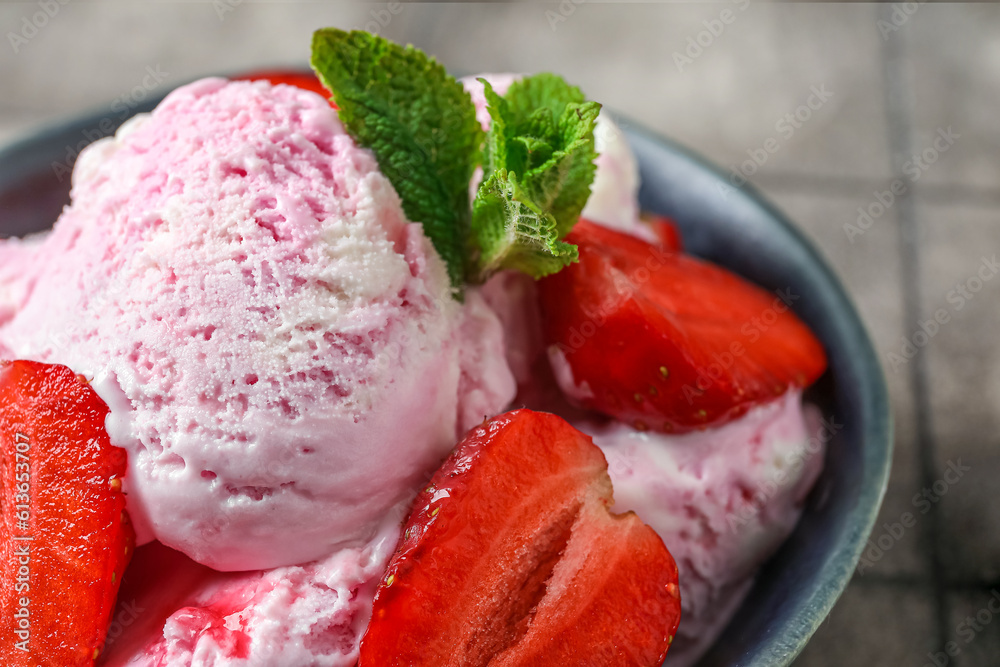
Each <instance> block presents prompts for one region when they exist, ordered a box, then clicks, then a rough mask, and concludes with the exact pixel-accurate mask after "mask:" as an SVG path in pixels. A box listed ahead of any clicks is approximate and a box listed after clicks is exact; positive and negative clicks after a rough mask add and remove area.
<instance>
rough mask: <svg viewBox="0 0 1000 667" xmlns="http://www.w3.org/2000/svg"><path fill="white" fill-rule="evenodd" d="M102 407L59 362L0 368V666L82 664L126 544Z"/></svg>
mask: <svg viewBox="0 0 1000 667" xmlns="http://www.w3.org/2000/svg"><path fill="white" fill-rule="evenodd" d="M107 414H108V407H107V406H106V405H105V404H104V402H103V401H101V399H100V398H99V397H98V396H97V394H96V393H94V391H93V389H91V388H90V386H89V385H88V384H87V381H86V380H85V379H84V378H82V377H80V376H78V375H75V374H74V373H73V372H72V371H70V370H69V369H68V368H66V367H64V366H50V365H46V364H40V363H36V362H30V361H15V362H13V363H6V362H5V363H3V364H0V510H2V511H0V585H2V589H0V600H2V602H3V604H2V606H3V609H4V614H3V617H2V619H0V663H2V664H3V665H4V666H5V667H37V666H38V665H52V666H56V665H58V667H78V666H83V665H88V666H89V665H93V664H94V659H95V658H96V657H97V655H98V653H99V652H100V649H101V646H102V645H103V643H104V637H105V633H106V632H107V629H108V624H109V623H110V620H111V613H112V610H113V609H114V605H115V596H116V594H117V592H118V587H119V585H120V584H121V580H122V574H123V572H124V571H125V567H126V565H127V564H128V561H129V558H130V557H131V554H132V552H133V550H134V547H135V535H134V533H133V531H132V527H131V524H129V521H128V516H127V515H126V513H125V496H124V494H123V493H122V478H123V477H124V475H125V463H126V460H125V452H124V450H121V449H118V448H116V447H112V446H111V442H110V440H109V438H108V434H107V431H106V430H105V428H104V420H105V417H106V416H107Z"/></svg>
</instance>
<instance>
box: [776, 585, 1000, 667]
mask: <svg viewBox="0 0 1000 667" xmlns="http://www.w3.org/2000/svg"><path fill="white" fill-rule="evenodd" d="M933 627H934V610H933V608H932V607H931V605H930V604H929V603H928V602H927V598H926V596H925V595H924V594H922V592H921V591H920V590H919V588H916V589H914V588H909V587H903V586H898V585H895V584H888V585H887V584H872V583H869V582H860V583H856V584H852V585H851V586H850V587H849V588H848V589H847V590H846V591H845V592H844V595H843V597H842V598H841V599H840V602H838V603H837V606H836V607H835V608H834V610H833V613H832V614H830V616H829V618H827V620H826V621H825V622H824V623H823V625H822V626H820V628H819V631H818V632H817V633H816V638H815V639H814V640H813V641H812V642H811V643H810V644H809V645H808V646H806V649H805V651H804V652H803V653H802V655H801V656H800V657H799V658H798V659H797V660H796V661H795V667H844V666H845V665H864V666H865V667H910V666H911V665H912V667H923V665H924V663H923V662H922V660H923V658H924V656H925V654H926V652H927V651H931V650H933V648H934V643H933V639H932V634H933ZM984 664H985V663H984Z"/></svg>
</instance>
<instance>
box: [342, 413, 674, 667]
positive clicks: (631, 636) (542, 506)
mask: <svg viewBox="0 0 1000 667" xmlns="http://www.w3.org/2000/svg"><path fill="white" fill-rule="evenodd" d="M611 503H612V490H611V481H610V479H609V478H608V475H607V463H606V461H605V459H604V455H603V454H602V453H601V451H600V450H599V449H598V448H597V447H596V446H595V445H594V444H593V442H592V441H591V440H590V438H589V437H587V436H585V435H583V434H582V433H580V432H579V431H577V430H576V429H574V428H573V427H572V426H570V425H569V424H568V423H567V422H565V421H564V420H562V419H561V418H559V417H556V416H554V415H550V414H545V413H538V412H532V411H530V410H517V411H514V412H509V413H507V414H504V415H501V416H499V417H496V418H494V419H492V420H490V421H488V422H485V423H484V424H483V425H482V426H480V427H477V428H475V429H473V430H472V431H470V432H469V434H468V435H467V436H466V438H465V440H463V442H461V443H460V444H459V445H458V447H457V448H456V449H455V451H454V452H453V453H452V455H451V457H450V458H449V459H448V460H447V461H446V462H445V464H444V465H443V466H442V467H441V468H440V469H439V470H438V471H437V473H436V474H435V475H434V477H433V479H432V480H431V482H430V484H429V486H428V487H427V488H426V489H424V490H423V491H422V492H421V493H420V494H419V496H418V497H417V499H416V501H415V504H414V509H413V511H412V513H411V515H410V518H409V520H408V523H407V525H406V528H405V530H404V533H403V539H402V541H401V544H400V546H399V548H398V550H397V552H396V554H395V555H394V556H393V559H392V560H391V562H390V564H389V567H388V570H387V572H386V574H385V577H384V578H383V580H382V582H381V584H380V586H379V589H378V591H377V593H376V596H375V602H374V614H373V618H372V621H371V623H370V625H369V626H368V630H367V632H366V633H365V636H364V638H363V639H362V642H361V659H360V662H359V667H375V666H378V667H392V666H395V665H400V666H402V665H407V666H409V667H419V666H422V665H428V666H430V665H434V666H435V667H448V666H453V667H458V666H460V665H461V666H463V667H480V666H485V665H505V666H511V667H513V666H518V665H520V666H527V665H543V664H544V665H570V664H587V665H593V666H595V667H601V666H605V665H606V666H613V665H623V666H624V665H635V664H646V665H653V664H660V663H661V662H662V661H663V658H664V656H665V654H666V651H667V648H668V647H669V644H670V641H671V640H672V637H673V634H674V632H675V631H676V628H677V624H678V621H679V619H680V599H679V594H678V588H677V567H676V565H675V564H674V561H673V558H672V557H671V556H670V553H669V552H668V551H667V549H666V547H665V546H664V545H663V542H662V541H661V540H660V538H659V537H658V536H657V535H656V533H655V532H653V530H652V529H651V528H649V527H648V526H646V525H644V524H643V523H642V522H641V521H640V520H639V519H638V517H636V515H635V514H633V513H628V514H623V515H614V514H611V513H610V512H609V510H608V507H609V506H610V505H611Z"/></svg>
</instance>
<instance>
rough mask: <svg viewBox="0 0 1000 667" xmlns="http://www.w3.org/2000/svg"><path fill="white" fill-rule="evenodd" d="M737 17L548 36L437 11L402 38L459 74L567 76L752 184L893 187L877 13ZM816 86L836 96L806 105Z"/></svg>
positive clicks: (630, 11)
mask: <svg viewBox="0 0 1000 667" xmlns="http://www.w3.org/2000/svg"><path fill="white" fill-rule="evenodd" d="M744 5H746V3H742V2H740V3H735V2H723V3H712V4H708V5H693V4H658V3H651V4H628V5H602V4H596V3H595V4H587V3H585V4H582V5H579V6H578V7H577V9H576V10H575V11H573V13H572V14H569V15H568V16H566V17H565V18H566V20H565V21H559V22H556V21H553V22H552V23H551V24H550V22H549V20H547V19H546V14H545V11H546V10H545V9H543V8H540V7H532V8H525V7H523V6H519V5H502V4H496V5H491V6H488V7H485V8H484V7H483V6H482V5H472V6H465V7H461V8H459V7H456V6H455V5H436V6H426V7H422V8H420V9H417V8H414V9H413V12H414V15H415V16H417V17H419V18H418V20H419V22H421V23H423V24H426V25H427V26H429V27H428V28H427V29H426V30H420V31H416V32H414V33H408V32H406V27H407V26H405V25H403V26H402V27H401V28H400V32H399V36H400V37H404V38H410V37H411V34H412V35H415V37H414V39H415V42H416V43H417V45H418V46H422V47H425V48H427V49H428V50H429V51H431V52H432V53H435V54H437V55H438V56H439V57H440V58H441V60H442V61H443V62H445V63H446V64H447V65H449V66H450V67H452V68H455V69H462V70H466V71H483V70H486V71H489V70H497V69H500V70H503V71H535V70H540V69H551V70H554V71H558V72H561V73H564V74H565V75H566V76H567V77H568V78H570V79H571V80H573V81H575V82H577V83H579V84H580V85H581V86H582V87H584V89H585V90H586V91H587V92H588V93H589V94H590V95H591V96H592V97H593V98H594V99H597V100H604V101H607V103H608V104H610V105H612V106H613V107H615V108H616V109H619V110H620V111H622V112H624V113H625V114H626V115H628V116H630V117H632V118H634V119H636V120H637V121H639V122H640V123H642V124H644V125H647V126H649V127H651V128H653V129H655V130H657V131H659V132H661V133H663V134H666V135H668V136H672V137H674V138H676V139H678V140H679V141H681V142H682V143H685V144H687V145H689V146H693V147H696V148H697V149H698V150H699V151H700V152H702V153H704V154H705V155H707V156H708V157H710V158H711V159H713V160H715V161H717V162H718V163H719V164H720V165H722V166H723V167H725V168H727V169H728V168H734V169H736V170H741V169H742V170H743V173H745V174H750V173H753V172H754V171H756V170H757V169H758V167H757V164H755V163H754V162H752V161H751V162H749V163H746V164H747V166H746V167H745V168H744V167H743V164H744V161H746V160H749V159H751V153H752V154H753V155H755V156H756V157H757V163H761V164H762V165H763V166H761V167H760V168H759V169H760V170H761V171H779V172H788V171H792V172H797V171H800V170H807V171H809V172H810V173H813V174H817V175H832V176H859V175H861V176H873V177H879V176H887V175H888V173H889V159H888V154H887V151H886V143H885V141H884V131H885V130H884V128H885V109H884V106H883V99H882V96H881V95H880V92H879V91H880V89H881V70H880V69H879V67H878V66H877V62H878V57H879V44H878V39H879V37H878V32H877V30H876V29H875V14H874V11H873V8H872V7H870V6H865V5H858V6H854V7H846V8H845V7H834V6H829V5H825V6H824V5H798V6H771V5H766V4H758V3H751V4H749V5H746V6H747V8H746V10H740V7H741V6H744ZM549 11H551V9H550V10H549ZM725 11H729V12H732V14H731V15H729V16H728V17H727V18H731V19H732V21H731V23H729V24H722V23H721V20H722V19H721V17H722V13H723V12H725ZM706 22H707V25H706ZM720 25H722V26H723V27H722V28H720V27H719V26H720ZM817 25H822V26H823V29H822V30H821V31H811V30H808V29H806V27H807V26H817ZM395 27H396V26H395V25H393V26H391V28H393V29H394V28H395ZM712 29H714V30H715V32H718V33H719V34H718V36H714V35H712V34H711V30H712ZM706 31H708V32H706ZM390 33H392V30H390ZM709 38H711V39H709ZM699 39H701V41H702V43H704V44H708V45H707V46H705V47H700V48H701V51H700V55H699V50H698V47H697V46H696V47H690V44H691V41H692V40H693V41H694V42H695V44H697V40H699ZM513 43H516V44H518V46H519V48H515V49H511V48H509V45H510V44H513ZM845 44H850V48H845ZM689 48H691V51H690V54H691V55H693V56H694V57H693V58H690V56H689V55H688V49H689ZM675 54H678V55H679V56H680V57H683V58H690V60H691V62H690V63H684V62H681V63H680V64H678V61H677V60H675ZM814 87H815V88H816V89H819V88H820V87H822V88H823V89H824V90H825V91H827V92H829V93H831V94H832V97H829V98H828V99H825V101H822V102H821V101H820V98H819V97H816V98H813V99H811V100H810V96H811V95H813V88H814ZM823 96H824V97H825V94H824V95H823ZM809 102H812V103H813V106H814V107H816V108H815V110H813V109H809V108H808V107H807V106H804V105H806V104H807V103H809ZM795 113H799V114H800V116H799V119H798V120H796V119H795V118H792V119H791V120H788V119H786V118H785V117H786V115H788V114H795ZM769 139H773V140H774V142H775V143H773V144H769V143H767V142H768V140H769ZM765 145H767V146H768V148H769V149H771V150H772V151H773V152H772V153H767V152H766V151H765V152H764V153H762V152H761V151H762V150H764V148H765ZM748 151H749V152H750V153H748Z"/></svg>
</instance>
